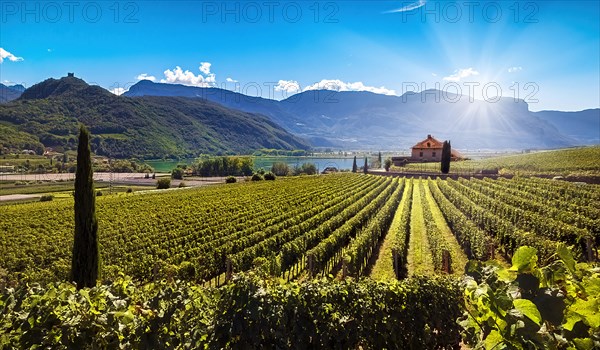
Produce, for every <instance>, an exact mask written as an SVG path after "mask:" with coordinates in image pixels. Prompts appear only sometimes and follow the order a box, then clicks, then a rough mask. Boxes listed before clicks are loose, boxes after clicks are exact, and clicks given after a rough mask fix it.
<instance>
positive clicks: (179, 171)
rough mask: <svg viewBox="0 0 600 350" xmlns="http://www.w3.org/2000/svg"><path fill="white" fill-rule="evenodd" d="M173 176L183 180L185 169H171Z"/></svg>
mask: <svg viewBox="0 0 600 350" xmlns="http://www.w3.org/2000/svg"><path fill="white" fill-rule="evenodd" d="M171 178H173V179H176V180H183V169H181V168H175V169H173V170H172V171H171Z"/></svg>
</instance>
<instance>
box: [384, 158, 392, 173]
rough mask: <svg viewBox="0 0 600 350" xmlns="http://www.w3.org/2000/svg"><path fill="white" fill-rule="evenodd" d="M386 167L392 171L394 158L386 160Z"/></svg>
mask: <svg viewBox="0 0 600 350" xmlns="http://www.w3.org/2000/svg"><path fill="white" fill-rule="evenodd" d="M384 167H385V171H390V168H391V167H392V160H391V159H390V158H388V159H386V160H385V163H384Z"/></svg>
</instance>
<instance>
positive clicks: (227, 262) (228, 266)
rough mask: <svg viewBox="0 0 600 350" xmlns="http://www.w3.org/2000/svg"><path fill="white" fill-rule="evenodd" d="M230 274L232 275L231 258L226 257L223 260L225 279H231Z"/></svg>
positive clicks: (227, 280)
mask: <svg viewBox="0 0 600 350" xmlns="http://www.w3.org/2000/svg"><path fill="white" fill-rule="evenodd" d="M231 276H233V265H232V264H231V259H227V260H225V281H226V282H229V281H231Z"/></svg>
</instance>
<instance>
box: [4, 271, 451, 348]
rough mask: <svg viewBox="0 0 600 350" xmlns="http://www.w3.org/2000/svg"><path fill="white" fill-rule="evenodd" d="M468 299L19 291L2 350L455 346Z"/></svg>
mask: <svg viewBox="0 0 600 350" xmlns="http://www.w3.org/2000/svg"><path fill="white" fill-rule="evenodd" d="M461 298H462V292H461V290H460V281H459V280H457V279H455V278H446V277H444V278H433V279H425V278H411V279H407V280H404V281H392V282H389V283H377V282H374V281H372V280H364V281H354V280H352V279H347V280H345V281H342V282H336V281H334V280H331V279H322V280H312V281H307V282H304V283H285V282H283V281H282V280H279V279H271V278H268V277H267V276H266V275H265V274H264V273H260V272H259V273H258V274H256V272H251V273H248V274H240V275H236V276H234V278H233V281H232V282H231V283H229V284H227V285H226V286H224V287H222V288H219V289H211V288H204V287H202V286H199V285H194V284H192V283H189V282H173V281H169V282H167V281H160V282H155V283H149V284H146V285H143V286H139V285H137V284H135V283H134V282H133V281H132V280H131V279H130V278H128V277H125V276H123V275H121V276H120V277H119V278H117V279H115V280H114V281H112V282H110V283H105V284H102V285H98V286H96V287H93V288H83V289H81V290H77V289H76V288H75V286H74V285H73V284H70V283H54V284H48V285H47V286H46V287H40V286H39V285H36V286H21V287H19V288H17V289H12V288H7V289H5V290H0V349H36V348H37V349H202V348H210V349H231V348H233V349H240V348H242V349H251V348H260V349H262V348H267V349H271V348H272V349H306V348H325V349H358V348H362V349H382V348H387V349H451V348H456V347H457V346H458V344H459V342H460V326H459V325H458V324H457V323H456V322H455V320H456V319H457V318H458V317H460V314H461V312H462V309H461V308H460V303H461Z"/></svg>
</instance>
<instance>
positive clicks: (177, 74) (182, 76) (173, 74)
mask: <svg viewBox="0 0 600 350" xmlns="http://www.w3.org/2000/svg"><path fill="white" fill-rule="evenodd" d="M202 67H203V66H200V68H202ZM204 67H206V66H204ZM209 72H210V70H209ZM164 74H165V78H164V79H161V80H160V82H161V83H171V84H183V85H192V86H199V87H209V86H212V85H214V82H215V75H214V74H208V75H207V76H206V77H205V76H203V75H202V74H198V75H196V74H194V73H192V72H190V71H189V70H185V71H183V69H181V67H179V66H176V67H175V69H173V70H170V69H167V70H165V71H164Z"/></svg>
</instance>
